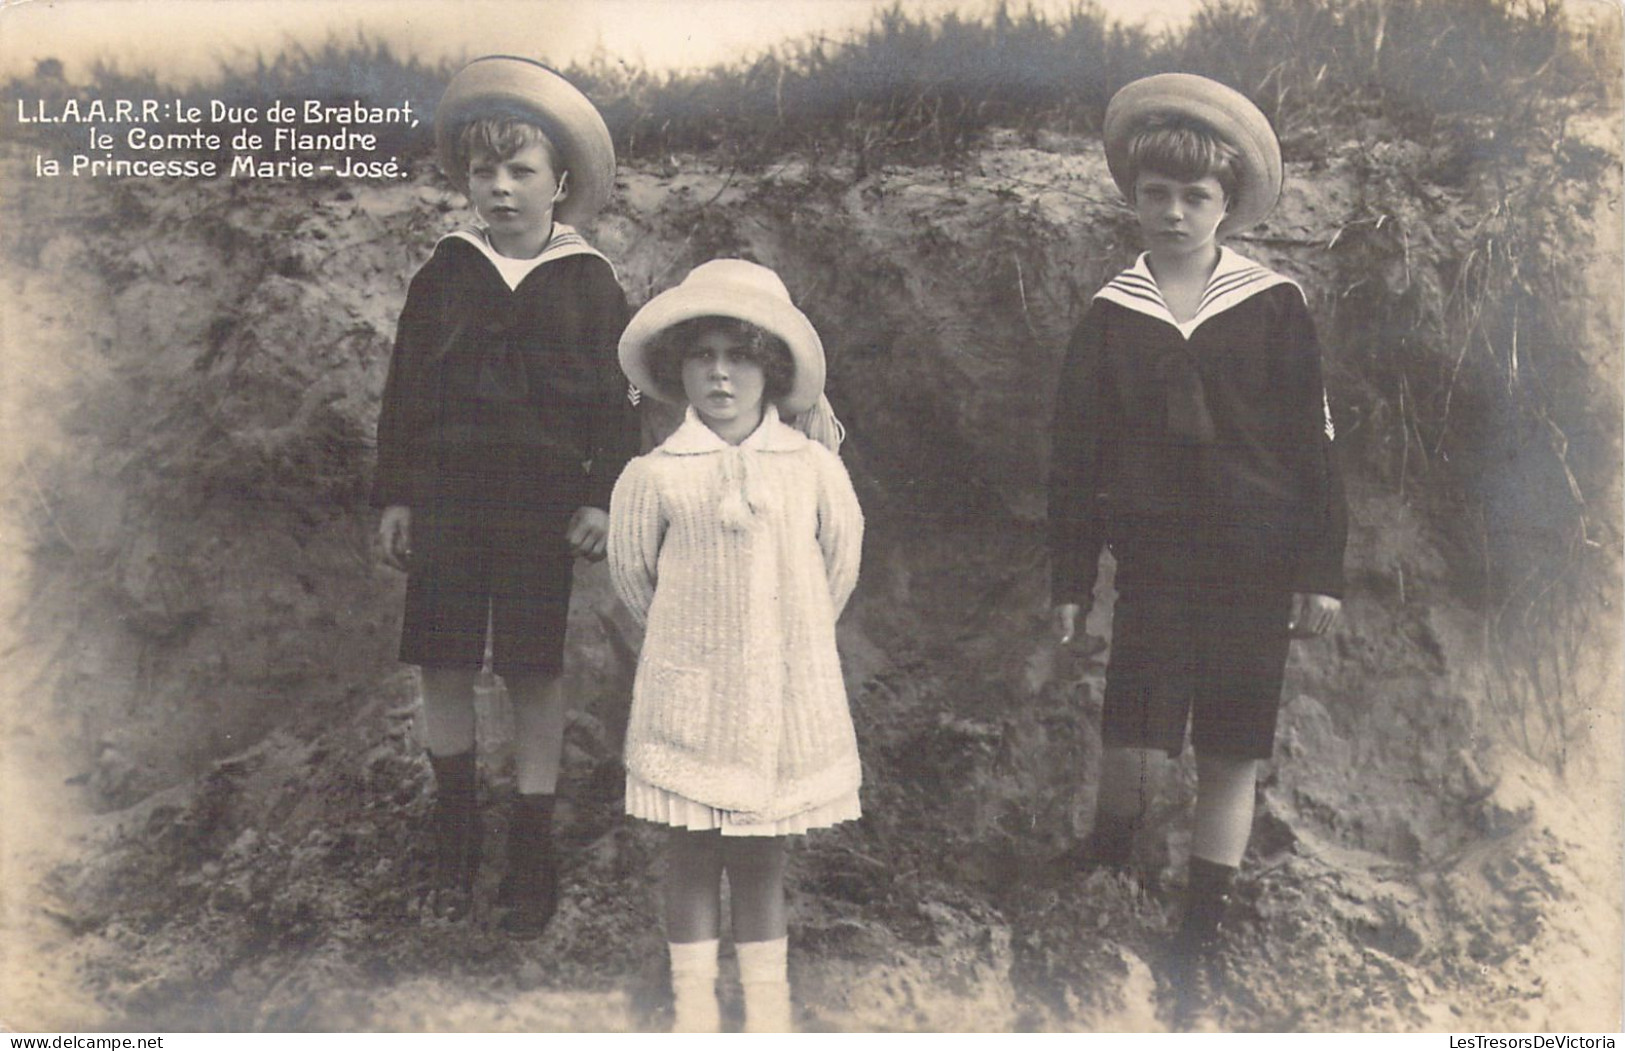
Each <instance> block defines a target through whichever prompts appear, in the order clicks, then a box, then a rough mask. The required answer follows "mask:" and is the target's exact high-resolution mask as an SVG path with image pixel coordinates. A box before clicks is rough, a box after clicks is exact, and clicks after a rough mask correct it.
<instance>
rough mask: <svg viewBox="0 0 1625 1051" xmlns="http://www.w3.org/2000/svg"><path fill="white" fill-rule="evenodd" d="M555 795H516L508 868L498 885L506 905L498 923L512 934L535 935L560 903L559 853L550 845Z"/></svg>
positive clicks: (544, 926) (498, 900) (523, 936)
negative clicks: (500, 883)
mask: <svg viewBox="0 0 1625 1051" xmlns="http://www.w3.org/2000/svg"><path fill="white" fill-rule="evenodd" d="M557 798H558V797H557V796H554V795H552V794H551V793H548V794H545V795H519V796H517V797H515V799H514V807H513V819H512V821H510V822H509V824H508V871H507V872H506V873H505V874H504V875H503V877H502V885H501V886H500V887H498V888H497V904H498V905H501V906H503V907H504V908H506V909H507V912H506V913H505V914H504V915H503V917H502V920H501V924H500V925H501V927H502V929H503V930H505V931H507V932H508V933H509V934H510V935H512V936H513V937H515V938H535V937H537V936H538V935H540V934H541V933H542V931H543V930H545V929H546V927H547V924H548V921H549V920H551V919H552V918H553V913H554V912H556V911H558V907H559V868H558V857H557V855H556V854H555V852H554V849H553V803H554V800H555V799H557Z"/></svg>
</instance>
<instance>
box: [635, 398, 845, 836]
mask: <svg viewBox="0 0 1625 1051" xmlns="http://www.w3.org/2000/svg"><path fill="white" fill-rule="evenodd" d="M862 542H863V512H862V511H861V510H860V509H859V507H858V500H857V496H856V494H855V493H853V491H852V482H851V479H849V478H848V477H847V473H846V468H845V467H843V466H842V464H841V461H840V458H839V457H838V456H836V455H835V454H834V453H832V452H830V451H829V450H828V449H826V448H824V447H823V446H822V445H819V444H818V443H817V442H814V441H812V440H810V439H809V438H807V437H806V436H805V435H803V434H801V433H800V432H799V431H796V430H793V429H791V428H790V427H787V426H786V425H785V424H783V423H781V422H780V421H779V417H778V413H777V411H776V410H775V409H774V408H773V407H772V406H769V407H768V408H767V411H766V412H765V413H764V417H763V420H762V423H761V426H759V427H758V428H757V429H756V430H755V432H753V433H752V434H751V436H750V437H749V438H746V439H745V440H744V441H743V442H741V443H740V444H739V445H737V446H732V445H729V444H728V443H727V442H725V441H723V440H722V439H721V438H719V437H718V436H717V435H716V434H715V433H713V432H712V431H711V429H710V428H708V427H707V426H705V424H704V423H703V422H701V420H700V419H699V417H698V415H697V414H696V413H695V411H694V410H693V409H692V408H691V409H689V410H688V415H687V418H686V419H685V421H684V423H683V425H682V426H681V427H679V428H678V429H677V430H676V431H675V432H673V433H672V435H671V437H669V438H667V439H666V441H665V443H664V444H663V445H661V446H660V447H659V448H657V449H655V450H654V451H653V452H651V453H649V454H648V455H646V456H640V457H638V458H637V459H635V460H633V461H632V462H631V463H629V464H628V465H627V467H626V471H625V472H624V473H623V474H622V475H621V477H620V480H619V481H618V482H617V483H616V485H615V493H614V496H613V497H612V498H611V500H610V509H609V567H610V576H611V579H612V580H613V581H614V584H615V590H616V592H617V593H618V594H619V595H620V597H621V598H622V600H623V601H625V602H626V604H627V605H628V606H629V607H631V609H632V612H633V613H634V614H635V615H636V616H637V617H638V618H639V619H640V620H642V621H644V622H645V623H646V624H647V626H648V630H647V633H646V634H645V637H644V641H643V654H642V658H641V659H640V661H639V663H638V672H637V679H636V682H635V684H634V685H633V690H632V714H631V720H630V723H629V725H628V727H627V731H626V768H627V769H628V770H629V771H631V772H632V773H634V774H636V775H637V776H639V777H641V778H643V779H644V780H645V781H648V782H649V783H650V784H652V785H655V786H657V787H659V788H664V789H666V790H668V791H671V792H675V793H677V794H678V795H681V796H683V797H685V798H687V799H691V800H693V801H695V802H697V803H704V804H706V805H707V806H712V807H717V808H719V809H722V810H730V811H736V812H738V813H739V814H741V815H746V816H748V819H749V820H752V821H756V820H761V821H771V820H775V819H778V818H781V817H785V816H788V815H791V814H796V813H800V812H801V811H804V810H807V809H808V808H810V807H814V806H818V805H820V804H822V803H827V802H829V801H830V800H832V799H836V798H838V797H840V796H842V795H846V794H849V793H851V792H853V791H855V790H856V789H857V787H858V784H859V781H860V779H861V777H860V770H859V765H858V747H857V737H856V735H855V734H854V733H853V730H852V716H851V712H850V711H849V710H848V708H847V703H846V687H845V684H844V683H843V682H842V679H841V664H840V658H839V656H838V655H837V654H836V650H835V620H836V618H837V617H838V616H839V615H840V613H841V610H842V609H843V608H844V607H845V606H846V600H847V598H848V597H849V596H850V595H851V594H852V588H853V587H854V586H855V585H856V584H857V579H858V560H859V553H860V549H861V547H862Z"/></svg>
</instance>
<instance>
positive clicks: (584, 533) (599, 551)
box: [564, 507, 609, 562]
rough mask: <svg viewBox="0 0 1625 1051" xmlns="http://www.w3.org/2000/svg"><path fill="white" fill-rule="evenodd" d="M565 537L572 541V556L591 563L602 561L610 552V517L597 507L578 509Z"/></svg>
mask: <svg viewBox="0 0 1625 1051" xmlns="http://www.w3.org/2000/svg"><path fill="white" fill-rule="evenodd" d="M564 537H565V539H566V540H568V541H570V553H571V554H573V555H576V556H577V557H579V558H584V559H586V560H587V561H589V562H599V561H602V560H603V557H604V555H605V554H607V553H608V551H609V515H608V514H607V513H605V512H604V511H603V510H602V509H600V508H597V507H578V508H576V513H575V514H573V515H571V516H570V528H569V529H567V530H565V533H564Z"/></svg>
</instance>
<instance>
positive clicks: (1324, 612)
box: [1286, 591, 1343, 639]
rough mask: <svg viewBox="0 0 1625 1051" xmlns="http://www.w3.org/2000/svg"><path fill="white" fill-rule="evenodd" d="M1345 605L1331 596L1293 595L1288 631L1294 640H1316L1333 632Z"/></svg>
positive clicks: (1302, 593)
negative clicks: (1339, 612)
mask: <svg viewBox="0 0 1625 1051" xmlns="http://www.w3.org/2000/svg"><path fill="white" fill-rule="evenodd" d="M1342 608H1343V603H1342V602H1341V601H1339V600H1337V599H1334V598H1332V597H1331V596H1330V595H1311V594H1308V593H1306V592H1303V591H1298V592H1294V593H1293V595H1292V619H1291V620H1289V621H1287V625H1286V631H1287V634H1288V635H1290V636H1291V637H1292V638H1294V639H1316V638H1319V637H1320V636H1322V635H1324V634H1326V633H1327V632H1328V631H1331V630H1332V625H1333V624H1336V623H1337V614H1338V611H1339V610H1341V609H1342Z"/></svg>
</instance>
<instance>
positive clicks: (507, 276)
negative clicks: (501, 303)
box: [441, 223, 615, 291]
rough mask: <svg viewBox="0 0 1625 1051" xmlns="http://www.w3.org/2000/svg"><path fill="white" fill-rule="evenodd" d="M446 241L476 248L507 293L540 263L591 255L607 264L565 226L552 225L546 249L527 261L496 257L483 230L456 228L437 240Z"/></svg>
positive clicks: (496, 254)
mask: <svg viewBox="0 0 1625 1051" xmlns="http://www.w3.org/2000/svg"><path fill="white" fill-rule="evenodd" d="M450 238H456V239H457V240H459V241H467V242H468V243H469V244H471V245H473V246H474V247H475V248H478V249H479V250H480V254H481V255H483V256H485V258H486V259H488V260H490V262H491V265H492V266H494V267H496V271H497V273H499V274H501V275H502V280H503V283H505V284H506V285H507V286H508V289H509V291H512V290H513V289H516V288H518V287H519V283H520V282H521V281H523V280H524V279H525V278H527V277H529V276H530V272H531V271H532V270H535V269H536V268H537V267H539V266H541V265H542V264H543V263H551V262H553V261H554V260H555V259H563V258H564V257H566V256H572V255H595V256H597V257H598V258H600V259H603V260H604V262H606V263H609V260H608V259H606V258H605V257H604V253H602V252H600V251H599V250H598V249H596V248H594V247H593V246H592V245H590V244H588V243H587V239H586V238H585V237H582V236H581V234H580V233H579V232H578V231H577V230H576V228H575V227H573V226H569V225H566V224H565V223H554V224H553V236H552V237H551V238H549V239H548V242H547V246H546V247H545V248H543V249H542V251H541V254H540V255H536V256H533V257H532V258H530V259H510V258H509V257H508V256H505V255H502V254H501V253H499V252H498V251H497V250H496V249H495V248H492V247H491V241H490V238H489V237H488V236H487V234H486V228H485V227H483V226H476V227H460V228H458V229H456V230H453V231H452V232H451V233H449V234H447V235H446V236H445V237H442V238H441V240H442V241H445V240H448V239H450ZM614 269H615V264H614V263H610V270H611V271H613V270H614Z"/></svg>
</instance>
